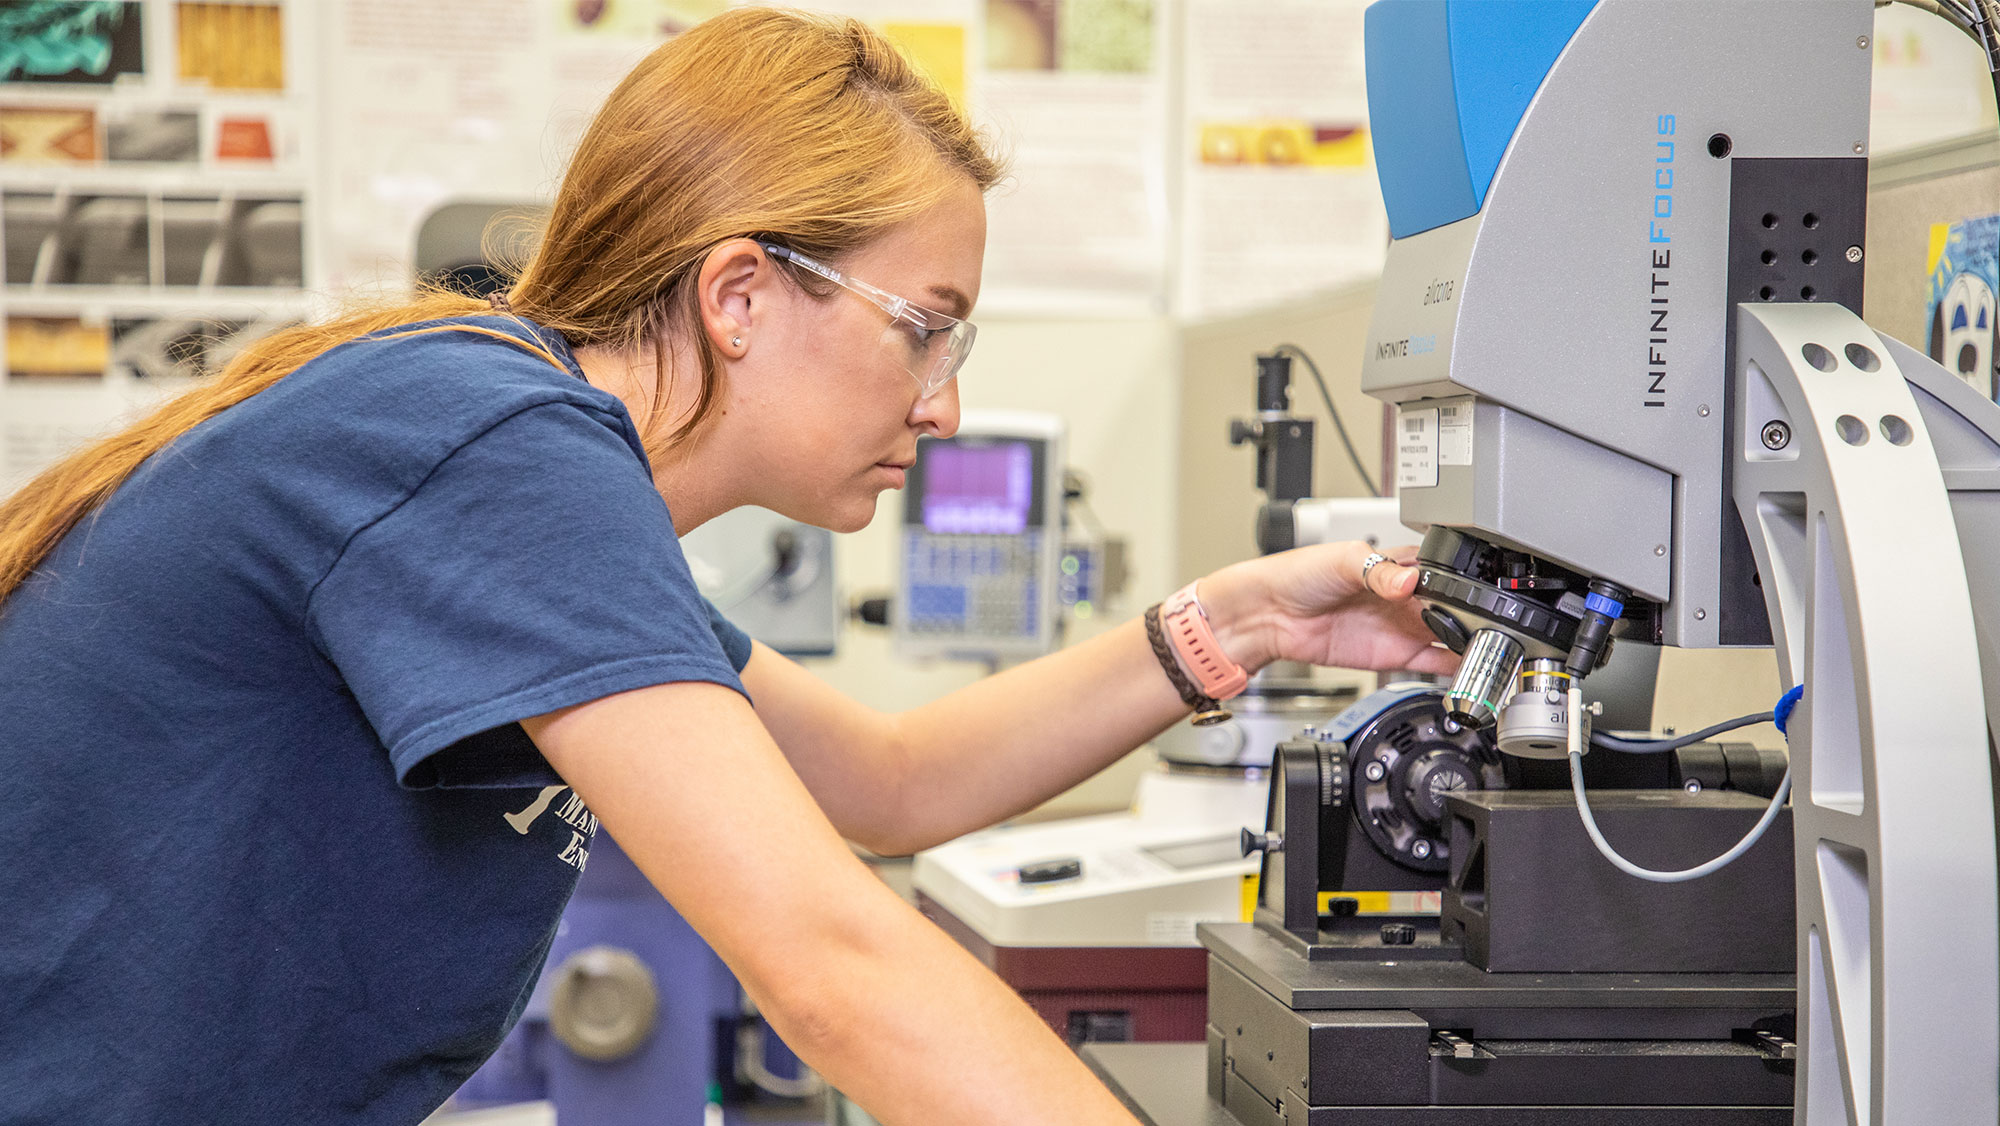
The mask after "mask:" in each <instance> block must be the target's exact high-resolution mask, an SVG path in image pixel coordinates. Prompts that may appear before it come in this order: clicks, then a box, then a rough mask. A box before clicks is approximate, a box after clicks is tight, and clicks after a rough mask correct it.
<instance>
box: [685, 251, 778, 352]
mask: <svg viewBox="0 0 2000 1126" xmlns="http://www.w3.org/2000/svg"><path fill="white" fill-rule="evenodd" d="M778 284H779V280H778V269H777V263H775V262H773V261H772V260H771V257H770V255H768V254H766V253H765V252H764V248H763V247H761V246H759V245H757V243H756V242H755V241H754V240H752V239H747V238H738V239H730V240H729V241H728V242H725V243H723V244H722V245H721V246H718V247H716V248H715V249H714V250H711V251H709V252H708V257H707V258H704V259H702V263H701V272H700V273H699V274H697V275H696V276H695V294H696V299H697V302H698V303H699V306H700V310H701V329H702V332H703V333H704V334H705V335H706V336H707V337H708V343H709V345H710V346H711V347H713V348H714V349H715V350H716V351H717V352H719V353H721V354H722V355H723V356H725V357H727V358H729V359H732V360H740V359H742V358H743V356H744V355H745V354H746V353H747V352H749V351H750V349H751V347H753V346H754V343H755V340H756V332H757V327H758V324H759V322H760V321H761V320H763V318H764V316H765V313H766V310H767V309H768V308H769V306H770V303H771V301H772V299H773V298H774V297H776V296H777V286H778Z"/></svg>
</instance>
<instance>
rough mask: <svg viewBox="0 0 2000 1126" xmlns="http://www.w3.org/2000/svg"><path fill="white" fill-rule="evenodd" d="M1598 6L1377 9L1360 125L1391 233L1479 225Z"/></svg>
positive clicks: (1471, 0) (1577, 1) (1417, 2)
mask: <svg viewBox="0 0 2000 1126" xmlns="http://www.w3.org/2000/svg"><path fill="white" fill-rule="evenodd" d="M1596 6H1597V0H1377V2H1376V3H1374V4H1371V5H1369V7H1368V13H1367V21H1366V29H1365V40H1366V47H1367V58H1368V64H1367V65H1368V119H1369V130H1370V132H1371V133H1373V135H1374V138H1375V170H1376V174H1377V176H1378V177H1379V178H1380V179H1381V182H1382V199H1383V202H1384V203H1386V204H1387V205H1388V209H1389V233H1390V235H1391V236H1392V237H1395V238H1403V237H1405V236H1408V235H1414V234H1417V233H1419V232H1422V231H1428V230H1430V229H1431V228H1433V227H1440V226H1443V225H1444V224H1446V223H1453V222H1457V221H1458V220H1460V219H1463V218H1466V217H1467V216H1469V215H1477V214H1478V213H1479V209H1480V208H1481V207H1483V206H1485V203H1486V189H1487V188H1488V187H1489V186H1490V185H1491V184H1492V183H1493V174H1494V172H1495V171H1497V170H1498V169H1499V167H1500V158H1501V157H1502V156H1503V155H1505V154H1506V152H1507V145H1508V143H1509V142H1510V141H1512V140H1513V138H1514V130H1515V129H1516V128H1517V127H1518V126H1519V125H1520V124H1521V115H1522V114H1524V113H1526V112H1527V110H1528V103H1529V102H1531V101H1533V100H1534V97H1535V91H1536V90H1538V89H1540V88H1541V85H1542V79H1543V78H1545V77H1546V76H1547V75H1548V72H1549V68H1550V67H1552V66H1554V65H1555V61H1556V57H1557V56H1558V55H1561V54H1562V50H1563V48H1564V47H1565V46H1567V45H1568V44H1569V41H1570V37H1571V36H1573V35H1575V34H1576V29H1577V28H1578V27H1579V26H1580V25H1582V23H1583V21H1584V18H1585V17H1587V16H1588V15H1590V12H1591V9H1592V8H1594V7H1596Z"/></svg>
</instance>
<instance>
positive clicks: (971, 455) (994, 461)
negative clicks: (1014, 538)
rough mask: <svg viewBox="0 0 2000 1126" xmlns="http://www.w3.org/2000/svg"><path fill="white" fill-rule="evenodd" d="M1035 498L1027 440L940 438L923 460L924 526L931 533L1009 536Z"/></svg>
mask: <svg viewBox="0 0 2000 1126" xmlns="http://www.w3.org/2000/svg"><path fill="white" fill-rule="evenodd" d="M1034 501H1035V460H1034V451H1032V450H1030V449H1029V448H1028V444H1027V443H1026V442H1002V443H998V444H995V445H990V446H958V445H945V444H943V443H939V444H938V445H936V446H933V447H931V449H930V450H929V456H928V457H926V458H925V459H924V530H925V531H927V532H930V533H932V534H934V535H965V534H975V535H1014V534H1017V533H1019V532H1022V531H1025V530H1026V529H1027V527H1028V513H1029V511H1030V509H1031V508H1032V507H1033V506H1034Z"/></svg>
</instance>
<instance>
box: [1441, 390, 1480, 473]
mask: <svg viewBox="0 0 2000 1126" xmlns="http://www.w3.org/2000/svg"><path fill="white" fill-rule="evenodd" d="M1438 464H1439V465H1471V464H1472V400H1471V399H1461V400H1459V401H1458V402H1456V403H1443V404H1441V405H1439V407H1438Z"/></svg>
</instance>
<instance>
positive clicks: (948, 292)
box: [930, 285, 972, 320]
mask: <svg viewBox="0 0 2000 1126" xmlns="http://www.w3.org/2000/svg"><path fill="white" fill-rule="evenodd" d="M930 292H931V294H932V295H933V296H936V297H938V298H941V299H943V301H944V302H945V306H944V308H942V309H939V310H937V312H940V313H945V314H948V315H950V316H953V317H957V318H958V319H959V320H964V319H965V314H967V313H969V312H971V311H972V298H970V297H967V296H966V295H965V294H963V293H960V292H959V291H958V290H956V289H953V288H952V287H951V286H948V285H934V286H931V287H930Z"/></svg>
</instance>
